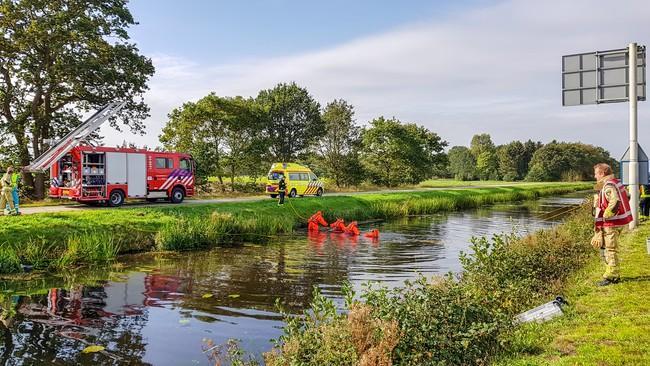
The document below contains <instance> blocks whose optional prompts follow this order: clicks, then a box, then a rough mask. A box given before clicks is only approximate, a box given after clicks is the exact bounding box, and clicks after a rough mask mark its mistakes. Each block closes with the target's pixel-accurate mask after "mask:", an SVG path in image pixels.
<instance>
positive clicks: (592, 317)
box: [498, 222, 650, 365]
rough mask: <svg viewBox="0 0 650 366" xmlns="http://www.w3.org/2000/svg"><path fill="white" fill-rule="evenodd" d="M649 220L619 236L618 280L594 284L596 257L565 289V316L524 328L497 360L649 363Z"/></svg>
mask: <svg viewBox="0 0 650 366" xmlns="http://www.w3.org/2000/svg"><path fill="white" fill-rule="evenodd" d="M648 237H650V223H647V222H646V223H644V224H642V225H641V226H640V227H639V229H638V230H637V231H635V232H631V233H629V234H627V235H625V236H624V237H623V239H622V240H621V245H620V248H621V253H620V254H621V255H620V261H621V275H622V276H621V283H619V284H617V285H613V286H607V287H597V286H595V282H596V281H598V280H600V276H601V275H602V272H603V270H604V266H603V263H602V262H601V261H600V260H599V259H594V260H593V261H591V262H590V264H589V265H588V266H587V267H586V268H585V269H584V270H583V271H580V272H579V273H578V274H576V275H575V276H574V277H573V278H572V279H571V281H570V282H569V284H568V286H567V290H566V292H565V294H566V297H567V299H568V300H569V301H570V303H571V306H569V307H568V308H567V310H568V311H567V314H566V316H564V317H562V318H560V319H557V320H555V321H552V322H550V323H546V324H541V325H530V326H527V327H525V328H523V329H522V331H521V334H520V337H518V341H517V343H515V345H514V346H515V347H514V348H513V353H512V354H510V355H507V356H506V357H505V358H504V359H503V360H501V361H500V362H498V364H499V365H650V255H649V254H648V253H647V252H646V244H645V241H646V238H648Z"/></svg>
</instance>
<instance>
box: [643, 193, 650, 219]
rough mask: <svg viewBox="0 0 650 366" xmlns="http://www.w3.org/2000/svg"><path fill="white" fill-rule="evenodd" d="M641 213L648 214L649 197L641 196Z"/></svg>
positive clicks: (649, 208)
mask: <svg viewBox="0 0 650 366" xmlns="http://www.w3.org/2000/svg"><path fill="white" fill-rule="evenodd" d="M641 215H643V216H650V198H648V197H643V198H641Z"/></svg>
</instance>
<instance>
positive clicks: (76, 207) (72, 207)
mask: <svg viewBox="0 0 650 366" xmlns="http://www.w3.org/2000/svg"><path fill="white" fill-rule="evenodd" d="M525 184H526V183H516V184H512V183H510V184H494V185H482V186H462V187H440V188H417V189H388V190H381V191H366V192H342V193H325V195H326V196H350V195H357V194H381V193H396V192H426V191H438V190H450V189H466V188H488V187H507V186H513V185H525ZM269 199H270V198H269V197H268V196H250V197H237V198H210V199H197V200H194V199H188V200H185V201H183V203H181V204H172V203H168V202H163V201H161V202H158V203H149V202H146V201H142V202H132V203H128V204H126V205H124V206H122V207H120V208H115V207H111V208H108V207H104V206H97V207H93V206H87V205H81V204H62V205H54V206H39V207H21V208H20V211H21V212H22V213H23V214H24V215H31V214H36V213H54V212H72V211H82V210H115V209H128V208H140V207H161V206H189V205H199V204H208V203H226V202H250V201H260V200H269Z"/></svg>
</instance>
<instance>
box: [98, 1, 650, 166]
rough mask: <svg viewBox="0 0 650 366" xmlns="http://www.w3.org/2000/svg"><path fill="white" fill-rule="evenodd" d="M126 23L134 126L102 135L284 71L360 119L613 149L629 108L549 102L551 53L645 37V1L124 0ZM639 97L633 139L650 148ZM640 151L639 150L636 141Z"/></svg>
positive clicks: (249, 88) (620, 141)
mask: <svg viewBox="0 0 650 366" xmlns="http://www.w3.org/2000/svg"><path fill="white" fill-rule="evenodd" d="M129 8H130V9H131V10H132V13H133V15H134V17H135V19H136V20H137V21H138V22H139V23H140V24H139V25H137V26H135V27H134V28H132V29H131V30H130V34H131V37H132V39H133V40H134V41H135V42H136V43H137V45H138V47H139V48H140V50H141V52H142V53H143V54H145V55H147V56H148V57H151V58H152V60H153V62H154V65H155V66H156V74H155V75H154V76H153V77H152V79H151V80H150V82H149V86H150V91H149V92H148V93H147V94H146V95H145V101H146V102H147V103H148V104H149V105H150V107H151V117H150V118H148V119H147V120H146V121H145V123H146V125H147V134H146V135H144V136H139V135H132V134H129V133H121V134H120V133H116V132H115V131H112V130H111V129H110V128H108V127H104V128H102V133H103V134H104V135H105V136H106V139H105V142H106V143H107V144H119V143H121V142H122V141H123V140H126V141H131V142H135V143H136V144H138V145H144V144H146V145H148V146H156V145H158V135H159V134H160V132H161V129H162V127H163V126H164V125H165V122H166V121H167V117H166V116H167V114H168V113H169V112H170V111H171V110H172V109H173V108H176V107H178V106H180V105H182V103H184V102H187V101H194V100H197V99H199V98H201V97H203V96H205V95H207V94H208V93H210V92H215V93H216V94H218V95H222V96H235V95H242V96H255V95H257V93H258V92H259V90H261V89H267V88H272V87H273V86H274V85H275V84H277V83H279V82H291V81H295V82H297V83H298V84H299V85H301V86H303V87H305V88H307V90H309V92H310V93H311V94H312V95H313V97H314V98H315V99H316V100H317V101H319V102H320V103H321V105H323V106H324V105H325V104H327V103H328V102H329V101H331V100H333V99H335V98H343V99H346V100H347V101H348V102H350V103H351V104H352V105H354V106H355V111H356V119H357V121H358V123H360V124H365V123H367V122H368V121H370V120H371V119H373V118H375V117H378V116H386V117H396V118H398V119H400V120H402V121H404V122H415V123H418V124H421V125H423V126H425V127H427V128H429V129H430V130H432V131H434V132H436V133H438V134H439V135H440V136H441V137H442V138H443V139H445V140H446V141H448V142H449V144H450V146H453V145H468V144H469V142H470V140H471V137H472V135H473V134H476V133H484V132H485V133H489V134H491V135H492V138H493V140H494V141H495V143H497V144H501V143H507V142H510V141H512V140H514V139H519V140H527V139H534V140H540V141H542V142H549V141H551V140H554V139H556V140H561V141H582V142H585V143H590V144H594V145H599V146H603V147H605V148H606V149H608V150H609V151H610V152H611V153H612V155H613V156H615V157H618V156H620V155H622V154H623V152H624V151H625V148H626V146H627V144H628V129H627V120H628V113H627V111H628V109H627V108H628V107H627V105H626V104H625V103H616V104H610V105H600V106H594V105H592V106H582V107H562V106H561V99H560V97H561V69H560V67H561V56H562V55H565V54H571V53H577V52H589V51H595V50H606V49H614V48H623V47H626V46H627V44H628V43H629V42H632V41H635V42H638V43H640V44H644V45H648V44H650V22H649V21H648V19H650V2H648V1H647V0H620V1H609V0H572V1H565V0H545V1H533V0H492V1H488V0H474V1H467V0H465V1H420V0H414V1H401V2H397V1H369V0H362V1H348V2H344V1H340V0H331V1H279V0H278V1H229V2H222V1H186V2H179V1H171V0H164V1H154V0H146V1H145V0H134V1H133V2H131V3H129ZM648 103H650V102H641V103H640V105H639V141H640V142H641V144H642V145H643V144H644V143H646V142H647V143H649V144H650V136H648V137H649V138H646V136H647V135H648V134H649V133H650V128H648V124H649V122H650V118H649V117H650V105H648ZM645 150H646V151H650V146H645Z"/></svg>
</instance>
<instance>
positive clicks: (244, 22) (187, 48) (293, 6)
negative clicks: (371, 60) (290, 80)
mask: <svg viewBox="0 0 650 366" xmlns="http://www.w3.org/2000/svg"><path fill="white" fill-rule="evenodd" d="M481 3H487V1H486V0H474V1H468V0H456V1H431V0H430V1H425V0H412V1H372V0H358V1H355V0H352V1H349V0H348V1H345V0H326V1H325V0H323V1H309V0H303V1H296V0H294V1H289V0H266V1H262V0H255V1H223V0H222V1H197V0H188V1H184V2H180V1H177V0H160V1H158V0H132V1H131V2H130V3H129V8H130V9H131V12H132V14H133V16H134V17H135V19H136V20H137V21H138V22H139V23H140V25H139V26H137V27H135V28H133V30H132V31H131V32H130V33H131V36H132V38H133V39H135V40H137V42H138V44H139V45H140V48H141V51H142V52H144V53H160V52H164V53H173V54H178V55H183V56H185V57H188V58H191V59H193V60H195V61H199V62H206V63H219V62H232V61H237V60H239V59H249V58H256V57H269V56H273V57H275V56H282V55H286V54H294V53H302V52H305V51H312V50H318V49H322V48H324V47H331V46H335V45H337V44H340V43H343V42H346V41H349V40H351V39H355V38H359V37H363V36H368V35H372V34H375V33H380V32H385V31H386V30H389V29H391V28H395V27H399V26H402V25H405V24H413V23H417V22H431V21H435V20H436V19H437V20H444V19H445V18H446V17H449V16H450V14H452V13H454V12H458V11H462V10H463V9H466V8H468V7H471V6H476V4H481Z"/></svg>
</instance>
